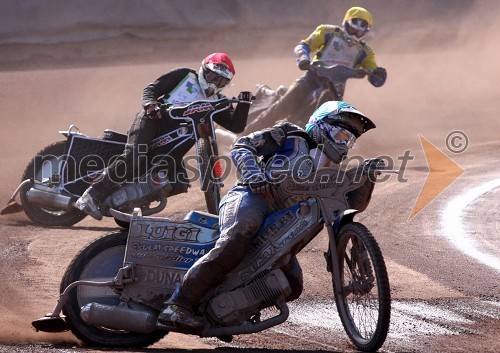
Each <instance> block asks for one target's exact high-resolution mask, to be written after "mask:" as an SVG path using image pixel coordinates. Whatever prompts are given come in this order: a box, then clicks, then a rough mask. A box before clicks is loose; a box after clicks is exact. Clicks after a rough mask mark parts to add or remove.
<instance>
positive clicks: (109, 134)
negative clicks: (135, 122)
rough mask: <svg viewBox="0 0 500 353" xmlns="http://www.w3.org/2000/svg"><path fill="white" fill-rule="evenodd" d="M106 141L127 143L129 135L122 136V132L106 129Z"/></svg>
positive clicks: (104, 137)
mask: <svg viewBox="0 0 500 353" xmlns="http://www.w3.org/2000/svg"><path fill="white" fill-rule="evenodd" d="M103 139H104V140H108V141H116V142H124V143H125V142H127V139H128V136H127V134H122V133H121V132H118V131H114V130H110V129H106V130H104V136H103Z"/></svg>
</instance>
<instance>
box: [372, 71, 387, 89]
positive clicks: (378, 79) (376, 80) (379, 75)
mask: <svg viewBox="0 0 500 353" xmlns="http://www.w3.org/2000/svg"><path fill="white" fill-rule="evenodd" d="M372 74H373V75H371V76H370V77H369V78H368V81H370V83H371V84H372V85H373V86H375V87H381V86H383V85H384V83H385V80H386V79H387V71H386V69H384V68H383V67H377V68H376V69H375V70H373V71H372Z"/></svg>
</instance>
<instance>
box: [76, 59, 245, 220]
mask: <svg viewBox="0 0 500 353" xmlns="http://www.w3.org/2000/svg"><path fill="white" fill-rule="evenodd" d="M234 74H235V70H234V65H233V62H232V61H231V59H230V58H229V56H228V55H227V54H225V53H213V54H210V55H209V56H207V57H206V58H205V59H203V61H202V63H201V67H200V69H199V70H198V72H197V71H196V70H194V69H191V68H176V69H174V70H172V71H170V72H167V73H166V74H164V75H162V76H160V77H158V78H157V79H156V80H154V81H153V82H151V83H150V84H149V85H148V86H147V87H146V88H144V90H143V93H142V107H143V109H142V110H141V111H140V112H139V113H138V114H137V115H136V117H135V119H134V121H133V123H132V126H131V127H130V130H129V132H128V140H127V144H126V145H125V150H124V151H123V154H122V155H121V156H120V157H119V158H117V159H116V160H115V161H114V162H113V163H112V164H110V165H109V166H108V167H107V168H106V170H105V172H104V173H103V175H102V177H101V178H100V180H99V181H97V182H96V183H94V184H92V185H91V186H90V187H89V188H88V189H87V190H86V191H85V192H84V193H83V195H82V197H80V198H79V199H78V200H77V201H76V206H77V207H78V208H79V209H80V210H82V211H83V212H85V213H87V214H89V215H90V216H92V217H94V218H95V219H98V220H100V219H102V213H101V212H100V210H99V204H100V202H101V201H103V200H104V199H105V198H106V197H107V196H108V195H109V192H110V190H111V189H112V188H113V187H114V186H115V185H117V184H121V183H124V182H126V181H128V180H131V178H132V177H133V176H134V174H136V171H138V170H142V169H139V168H141V167H142V164H141V163H144V158H139V156H140V155H143V156H144V155H146V153H147V151H148V147H149V146H148V145H149V143H150V142H151V140H153V139H154V138H156V137H158V136H160V135H162V134H165V133H166V132H168V131H172V130H174V129H177V128H179V121H178V120H173V119H170V118H169V117H168V116H167V115H166V114H162V112H161V110H160V105H161V104H169V105H172V106H180V105H187V104H189V103H191V102H193V101H197V100H216V99H220V98H222V97H223V96H222V95H221V94H220V92H221V91H222V90H223V89H224V88H225V87H227V86H228V85H229V83H230V82H231V80H232V78H233V77H234ZM239 98H241V99H243V100H245V101H247V102H249V101H250V98H251V94H250V92H242V93H240V96H239ZM249 108H250V105H249V103H246V102H241V103H240V104H238V105H237V106H236V108H234V109H233V107H231V108H230V109H228V110H225V111H222V112H220V113H219V114H217V115H215V116H214V121H215V122H216V123H217V124H219V125H221V126H222V127H224V128H226V129H228V130H230V131H232V132H234V133H241V132H242V131H243V130H244V128H245V126H246V122H247V116H248V110H249ZM185 153H187V151H178V155H176V156H172V157H174V158H175V160H176V162H178V165H176V166H175V168H177V169H176V170H177V175H176V178H175V182H174V183H173V184H172V186H173V189H172V191H171V192H170V195H169V196H172V195H175V194H178V193H181V192H187V188H188V186H189V181H188V180H187V178H186V176H185V175H186V173H185V169H184V166H183V165H182V163H181V161H182V157H183V155H184V154H185Z"/></svg>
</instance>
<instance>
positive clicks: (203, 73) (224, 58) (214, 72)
mask: <svg viewBox="0 0 500 353" xmlns="http://www.w3.org/2000/svg"><path fill="white" fill-rule="evenodd" d="M234 74H235V71H234V66H233V62H232V61H231V58H230V57H229V56H228V55H227V54H226V53H213V54H210V55H209V56H207V57H206V58H205V59H203V61H202V62H201V67H200V70H199V72H198V81H199V82H200V86H201V88H202V89H203V91H204V92H205V96H206V97H207V98H208V97H211V96H213V95H214V94H216V93H219V92H220V91H222V89H223V88H224V87H226V86H227V85H228V84H229V82H231V79H232V78H233V76H234Z"/></svg>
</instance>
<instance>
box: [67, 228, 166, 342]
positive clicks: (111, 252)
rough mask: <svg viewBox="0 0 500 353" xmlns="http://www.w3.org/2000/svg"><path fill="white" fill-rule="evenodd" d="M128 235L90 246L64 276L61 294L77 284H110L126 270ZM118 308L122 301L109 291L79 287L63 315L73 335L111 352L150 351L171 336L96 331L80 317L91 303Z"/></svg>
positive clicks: (112, 235)
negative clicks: (83, 282) (128, 350)
mask: <svg viewBox="0 0 500 353" xmlns="http://www.w3.org/2000/svg"><path fill="white" fill-rule="evenodd" d="M127 234H128V231H126V230H120V231H116V232H112V233H109V234H107V235H105V236H103V237H101V238H98V239H96V240H95V241H93V242H92V243H90V244H89V245H87V246H86V247H85V248H84V249H83V250H82V251H81V252H80V253H79V254H78V255H76V256H75V258H74V259H73V261H72V262H71V264H70V265H69V266H68V268H67V270H66V273H65V274H64V276H63V278H62V281H61V287H60V292H61V293H62V292H63V291H64V289H65V288H66V287H67V286H68V285H70V284H71V283H73V282H76V281H79V280H87V281H109V280H111V279H113V278H114V277H115V275H116V274H117V272H118V270H119V269H120V268H121V267H123V258H124V255H125V247H126V244H127ZM92 302H95V303H99V304H106V305H118V304H119V303H120V298H119V296H118V294H116V293H115V292H114V291H113V290H112V289H111V288H109V287H95V286H77V287H75V288H73V289H72V290H71V291H70V293H69V297H68V300H67V302H66V304H65V305H64V307H63V314H64V315H65V316H66V322H67V323H68V326H69V327H70V329H71V332H73V334H74V335H75V336H76V337H78V338H79V339H80V340H82V341H83V342H84V343H85V344H86V345H89V346H100V347H109V348H141V347H147V346H150V345H152V344H154V343H155V342H157V341H159V340H160V339H162V338H163V337H164V336H165V335H166V334H167V332H165V331H154V332H152V333H150V334H140V333H134V332H128V331H120V330H113V329H110V328H106V327H96V326H91V325H88V324H87V323H85V322H84V321H83V320H82V318H81V317H80V308H81V307H82V306H84V305H85V304H88V303H92Z"/></svg>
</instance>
